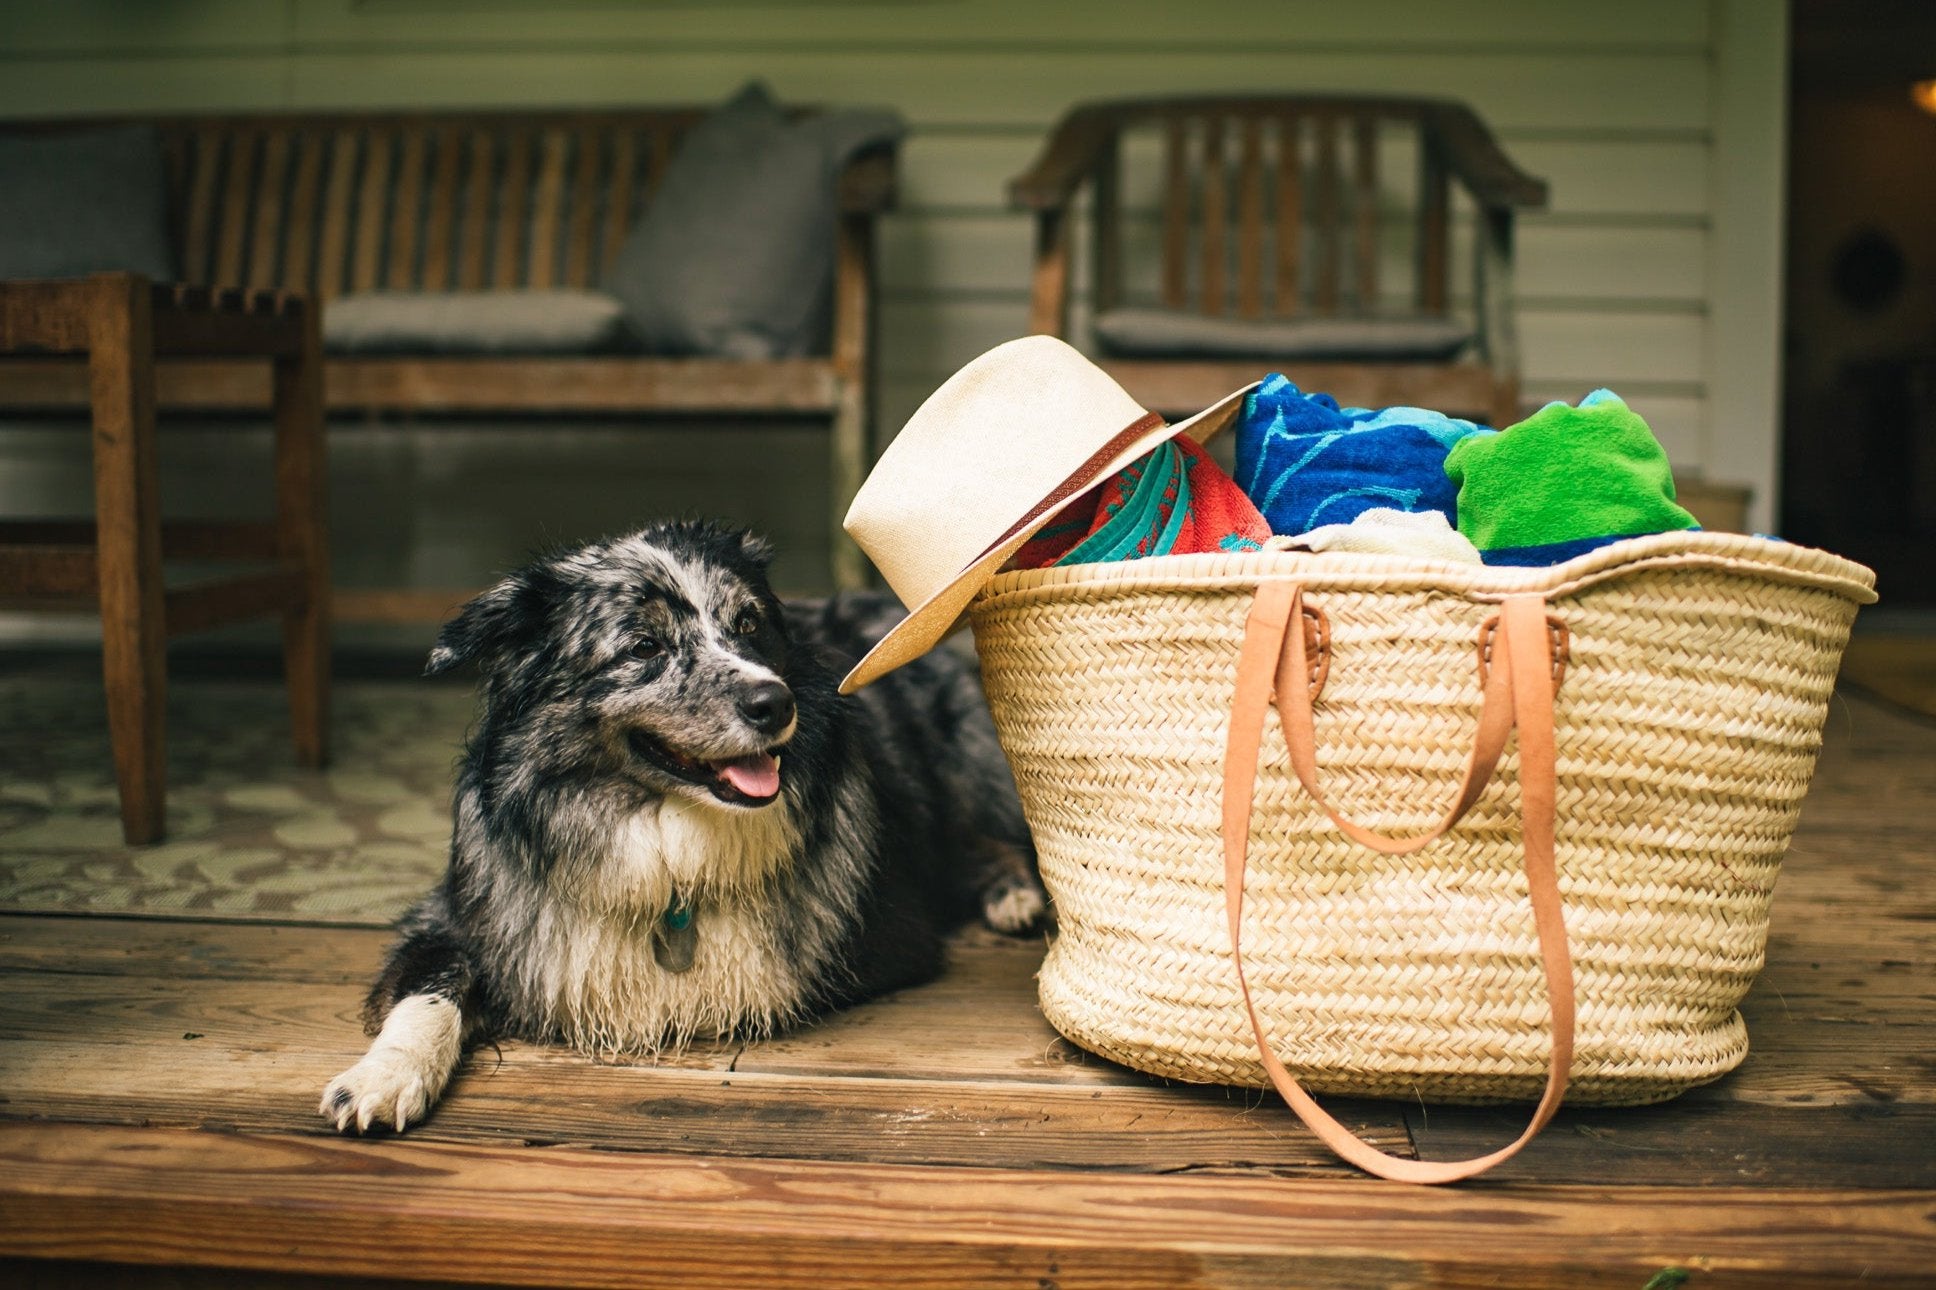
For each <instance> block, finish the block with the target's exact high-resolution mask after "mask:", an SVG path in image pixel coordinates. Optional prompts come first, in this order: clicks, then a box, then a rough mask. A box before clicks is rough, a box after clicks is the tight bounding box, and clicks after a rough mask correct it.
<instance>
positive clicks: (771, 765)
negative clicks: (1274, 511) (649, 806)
mask: <svg viewBox="0 0 1936 1290" xmlns="http://www.w3.org/2000/svg"><path fill="white" fill-rule="evenodd" d="M628 738H629V742H630V743H631V746H632V753H633V755H634V756H636V757H638V758H639V759H640V760H642V761H647V762H650V763H652V764H653V765H654V766H657V767H658V768H659V769H660V770H662V771H664V772H665V773H666V774H668V775H670V776H672V777H673V778H674V779H677V780H681V781H683V782H685V783H688V784H692V785H695V786H697V787H699V788H703V789H705V790H706V791H708V792H710V793H711V794H712V795H713V796H714V797H716V798H718V799H719V800H720V801H722V802H730V803H732V804H733V805H734V806H765V805H766V804H767V803H769V802H771V801H772V800H773V799H774V798H776V797H778V796H779V795H780V750H779V749H778V748H770V749H768V750H767V751H765V752H757V753H748V754H746V755H745V756H741V757H724V758H721V759H719V760H717V761H706V760H703V759H702V758H698V757H688V756H687V755H686V754H684V753H682V752H680V751H679V750H678V749H676V748H674V747H672V745H670V744H668V743H666V742H665V741H664V740H662V739H658V738H656V737H654V736H653V735H649V734H647V733H646V732H645V731H643V730H634V731H632V733H631V735H630V736H629V737H628Z"/></svg>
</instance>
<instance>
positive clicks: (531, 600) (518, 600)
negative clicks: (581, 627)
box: [424, 570, 550, 676]
mask: <svg viewBox="0 0 1936 1290" xmlns="http://www.w3.org/2000/svg"><path fill="white" fill-rule="evenodd" d="M549 612H550V598H549V596H548V595H547V594H546V591H545V584H544V583H543V581H542V580H539V579H534V578H533V577H532V576H531V573H530V571H529V570H525V571H523V572H519V573H514V574H512V575H511V576H510V577H508V578H506V579H505V580H504V581H503V582H500V583H498V584H497V586H495V587H492V588H491V589H490V590H489V591H487V592H485V593H484V594H483V595H481V596H479V597H477V598H476V599H475V600H473V601H471V602H470V603H469V604H467V605H465V606H464V607H463V608H462V609H460V610H459V611H458V612H457V616H456V617H455V618H453V619H451V620H450V621H449V622H447V623H445V624H444V627H443V630H442V631H440V632H438V633H437V644H436V646H435V647H434V648H432V649H431V651H430V660H429V662H427V663H426V664H424V675H425V676H436V675H438V674H439V673H442V672H447V671H449V670H450V669H451V668H453V667H456V666H457V665H458V664H459V663H470V662H479V663H483V664H486V665H487V666H488V665H489V664H490V662H491V661H492V660H494V659H496V658H499V657H501V656H503V655H504V654H506V653H509V652H510V651H513V650H516V649H519V648H521V647H523V646H526V645H528V644H529V643H530V642H531V641H532V640H534V639H535V638H536V637H537V635H538V633H539V632H541V631H542V630H543V629H544V624H545V620H546V617H547V616H548V614H549Z"/></svg>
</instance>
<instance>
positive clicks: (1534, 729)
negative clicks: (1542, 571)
mask: <svg viewBox="0 0 1936 1290" xmlns="http://www.w3.org/2000/svg"><path fill="white" fill-rule="evenodd" d="M1300 599H1301V596H1300V589H1299V587H1298V586H1297V585H1296V584H1294V583H1288V582H1279V581H1273V582H1266V583H1264V584H1263V585H1262V586H1260V587H1259V588H1258V594H1257V599H1256V602H1255V603H1254V604H1253V605H1252V607H1251V611H1250V618H1249V620H1248V622H1247V623H1246V624H1245V629H1244V645H1243V652H1242V654H1241V655H1240V657H1239V659H1238V663H1237V689H1236V694H1235V696H1234V698H1233V699H1232V702H1231V710H1230V738H1229V743H1228V745H1227V747H1226V751H1225V757H1224V794H1223V846H1224V909H1225V912H1226V913H1227V914H1228V915H1229V920H1230V953H1231V959H1232V961H1233V962H1234V963H1235V965H1236V969H1237V985H1238V988H1239V989H1240V990H1241V991H1242V992H1243V999H1244V1010H1245V1012H1247V1013H1248V1014H1249V1016H1250V1025H1251V1030H1252V1032H1253V1033H1254V1034H1255V1035H1256V1038H1257V1051H1258V1054H1259V1055H1260V1057H1261V1058H1262V1059H1263V1063H1264V1069H1265V1071H1266V1072H1267V1073H1268V1074H1269V1075H1270V1080H1271V1083H1272V1084H1273V1085H1274V1086H1275V1087H1276V1089H1277V1091H1278V1092H1279V1093H1280V1094H1281V1095H1282V1096H1283V1098H1284V1100H1285V1102H1287V1103H1289V1105H1290V1107H1291V1109H1292V1110H1293V1111H1295V1112H1297V1115H1298V1118H1299V1119H1301V1120H1303V1121H1304V1123H1305V1125H1306V1126H1307V1127H1309V1128H1310V1130H1311V1131H1312V1132H1313V1133H1315V1134H1317V1136H1318V1137H1319V1138H1320V1139H1322V1140H1323V1141H1324V1143H1325V1145H1326V1146H1328V1147H1330V1148H1331V1149H1332V1150H1333V1151H1335V1152H1337V1153H1338V1154H1339V1155H1340V1156H1342V1157H1343V1158H1344V1159H1346V1160H1348V1161H1350V1162H1351V1163H1352V1164H1354V1165H1357V1166H1358V1167H1359V1168H1360V1169H1363V1170H1365V1171H1366V1172H1368V1173H1373V1174H1377V1175H1378V1176H1379V1177H1381V1178H1390V1179H1393V1180H1395V1181H1398V1182H1416V1183H1447V1182H1456V1181H1458V1180H1459V1179H1462V1178H1470V1177H1472V1176H1473V1175H1475V1174H1479V1173H1483V1172H1484V1171H1486V1170H1487V1169H1490V1168H1492V1167H1493V1166H1494V1165H1496V1164H1498V1163H1499V1162H1500V1161H1502V1160H1506V1159H1508V1158H1510V1157H1512V1156H1513V1155H1516V1154H1517V1153H1518V1152H1519V1150H1520V1149H1521V1148H1522V1147H1524V1146H1525V1145H1526V1144H1527V1143H1528V1142H1530V1141H1532V1139H1533V1137H1534V1136H1535V1135H1536V1134H1538V1133H1539V1131H1540V1130H1541V1129H1543V1128H1545V1127H1546V1124H1547V1122H1548V1121H1549V1120H1551V1119H1552V1118H1553V1113H1554V1112H1556V1111H1557V1110H1559V1106H1560V1099H1561V1097H1562V1096H1563V1095H1564V1094H1565V1092H1566V1082H1567V1078H1568V1075H1569V1073H1570V1071H1571V1070H1572V1066H1573V1020H1574V1009H1573V964H1572V957H1571V955H1570V954H1569V952H1568V950H1567V944H1566V926H1565V922H1564V919H1563V918H1562V916H1561V911H1560V893H1559V881H1558V876H1557V874H1556V872H1555V868H1554V863H1553V811H1554V795H1555V771H1554V744H1553V680H1552V678H1553V664H1554V655H1553V653H1552V650H1553V645H1552V637H1551V636H1550V635H1549V634H1548V626H1547V617H1546V605H1545V602H1544V600H1543V599H1541V597H1539V596H1537V595H1526V596H1513V597H1509V598H1508V599H1507V600H1506V601H1505V603H1504V605H1503V606H1502V607H1501V610H1500V630H1499V641H1498V645H1497V647H1496V648H1495V651H1494V665H1493V667H1492V668H1491V671H1490V674H1489V676H1488V678H1487V682H1486V703H1485V709H1484V710H1483V711H1482V713H1481V716H1480V730H1479V735H1478V737H1477V740H1476V741H1475V746H1474V748H1473V755H1472V759H1471V761H1469V762H1468V763H1467V770H1466V779H1467V782H1466V784H1465V786H1464V787H1463V788H1462V789H1461V790H1460V794H1459V800H1458V802H1456V803H1455V804H1454V808H1453V811H1452V813H1451V814H1449V815H1448V816H1447V818H1446V820H1445V821H1444V822H1443V823H1442V824H1440V825H1439V826H1438V828H1437V829H1436V830H1435V831H1434V832H1433V833H1431V834H1429V835H1426V836H1424V837H1422V838H1407V839H1403V840H1400V841H1393V840H1392V839H1388V838H1384V837H1381V836H1380V835H1378V834H1371V833H1369V832H1368V831H1365V830H1358V831H1357V832H1352V829H1355V827H1356V826H1351V827H1350V828H1347V830H1346V831H1347V832H1350V833H1351V835H1352V836H1353V837H1358V833H1361V832H1362V833H1366V835H1367V836H1368V837H1370V838H1372V839H1375V841H1374V842H1370V843H1367V845H1374V846H1377V849H1379V850H1380V851H1384V852H1385V853H1386V854H1404V853H1406V852H1409V851H1414V850H1417V849H1418V847H1420V846H1422V845H1424V844H1425V842H1427V841H1430V840H1431V838H1434V837H1437V836H1439V835H1440V834H1441V833H1443V832H1444V831H1445V830H1446V829H1447V828H1450V827H1451V825H1452V824H1454V823H1456V822H1457V820H1458V818H1459V816H1461V815H1463V814H1464V813H1465V811H1467V810H1469V809H1470V808H1471V805H1472V803H1473V802H1475V801H1477V800H1478V796H1479V791H1478V788H1475V787H1474V786H1473V776H1474V775H1475V773H1477V771H1478V768H1479V767H1481V766H1482V765H1483V767H1484V771H1485V774H1484V775H1482V776H1480V778H1479V779H1478V786H1479V788H1483V787H1484V782H1485V777H1486V776H1489V775H1490V774H1491V771H1492V769H1493V765H1494V764H1495V763H1496V762H1497V760H1498V757H1499V751H1500V750H1499V748H1490V749H1489V748H1488V744H1489V743H1490V742H1491V741H1492V739H1493V738H1494V734H1493V732H1492V725H1496V724H1497V723H1498V721H1499V720H1500V718H1499V716H1498V712H1499V711H1504V712H1505V713H1506V714H1507V716H1506V718H1505V725H1506V729H1510V728H1511V727H1512V726H1514V725H1516V726H1517V727H1518V729H1519V791H1520V833H1521V838H1522V840H1523V843H1524V849H1525V859H1526V882H1527V888H1528V891H1529V893H1530V895H1531V898H1532V906H1533V922H1534V926H1535V928H1536V929H1537V931H1538V935H1539V952H1540V961H1541V963H1542V964H1543V966H1544V967H1545V971H1546V991H1547V998H1548V1002H1549V1004H1550V1005H1551V1009H1552V1018H1553V1045H1552V1054H1551V1057H1550V1059H1549V1062H1548V1065H1547V1071H1546V1088H1545V1091H1544V1092H1543V1093H1542V1094H1541V1095H1540V1100H1539V1105H1538V1107H1536V1108H1535V1109H1534V1111H1533V1118H1532V1122H1531V1123H1530V1124H1529V1125H1527V1127H1526V1131H1525V1132H1524V1133H1522V1134H1520V1135H1519V1138H1518V1139H1517V1140H1516V1141H1514V1142H1512V1143H1511V1144H1509V1145H1507V1146H1504V1147H1501V1148H1500V1149H1499V1150H1497V1151H1494V1152H1492V1153H1491V1154H1489V1155H1484V1156H1479V1157H1476V1158H1474V1159H1471V1160H1456V1161H1427V1160H1406V1159H1403V1158H1401V1157H1398V1156H1391V1155H1387V1154H1385V1153H1384V1152H1382V1151H1380V1150H1378V1149H1377V1148H1376V1147H1373V1146H1372V1145H1370V1144H1369V1143H1367V1142H1366V1141H1364V1139H1362V1138H1360V1137H1358V1136H1357V1135H1356V1134H1354V1133H1352V1132H1351V1130H1350V1129H1347V1128H1346V1127H1345V1126H1344V1125H1343V1124H1341V1123H1339V1122H1338V1121H1337V1120H1336V1119H1335V1118H1333V1117H1332V1116H1331V1115H1330V1114H1329V1113H1327V1112H1326V1111H1325V1110H1324V1109H1323V1108H1322V1107H1320V1106H1319V1105H1318V1104H1317V1103H1316V1102H1315V1101H1314V1100H1312V1098H1311V1095H1310V1094H1308V1093H1306V1092H1305V1091H1304V1089H1303V1088H1302V1087H1300V1086H1299V1084H1298V1082H1297V1081H1296V1080H1295V1079H1293V1078H1292V1076H1291V1073H1290V1072H1289V1071H1288V1070H1286V1069H1285V1068H1284V1064H1283V1063H1282V1062H1280V1061H1279V1060H1278V1059H1277V1055H1276V1054H1275V1053H1273V1052H1272V1051H1271V1046H1270V1039H1269V1037H1268V1036H1267V1035H1266V1034H1265V1033H1264V1024H1263V1021H1262V1019H1261V1018H1259V1017H1258V1015H1257V1007H1256V1005H1255V1004H1254V1003H1253V1002H1252V1001H1251V997H1250V982H1249V981H1248V980H1247V979H1246V978H1245V975H1244V959H1243V951H1242V948H1241V945H1242V942H1241V935H1242V927H1243V910H1244V871H1245V865H1246V862H1247V860H1248V856H1249V851H1250V816H1251V795H1252V793H1253V792H1254V791H1255V789H1256V782H1257V762H1258V753H1259V748H1260V746H1261V745H1262V742H1263V729H1264V714H1265V711H1266V709H1268V708H1269V707H1270V705H1271V689H1272V686H1271V682H1272V679H1273V677H1274V676H1276V675H1277V674H1278V673H1279V672H1280V670H1282V667H1283V665H1282V664H1281V660H1283V659H1286V658H1288V659H1291V660H1294V663H1293V664H1291V665H1289V666H1290V676H1292V677H1298V676H1299V675H1300V669H1301V668H1302V666H1303V659H1304V644H1303V627H1302V624H1303V618H1304V615H1303V613H1302V612H1301V605H1300V603H1299V602H1300ZM1502 653H1503V657H1502V656H1501V654H1502ZM1276 688H1277V696H1276V698H1277V703H1278V706H1279V713H1280V718H1281V719H1283V720H1284V727H1285V740H1286V743H1287V745H1288V746H1289V749H1290V754H1291V761H1292V764H1293V766H1302V767H1304V768H1307V769H1308V771H1309V774H1308V775H1307V774H1306V773H1305V770H1300V771H1299V775H1298V778H1299V779H1300V780H1302V781H1304V783H1305V785H1306V787H1307V789H1308V788H1309V787H1310V784H1311V782H1312V781H1313V780H1314V779H1315V778H1316V750H1315V738H1314V735H1313V730H1312V725H1311V722H1310V719H1309V715H1310V705H1309V702H1308V695H1307V700H1306V702H1305V703H1304V704H1303V705H1302V713H1303V719H1302V720H1301V721H1299V720H1297V719H1296V714H1297V712H1298V711H1299V705H1298V703H1297V701H1296V698H1295V694H1296V693H1307V691H1306V686H1305V685H1304V684H1284V685H1279V686H1277V687H1276ZM1293 692H1295V693H1293ZM1287 699H1289V702H1288V704H1287V702H1286V700H1287ZM1287 706H1288V707H1289V708H1290V709H1291V710H1292V715H1291V716H1289V717H1285V716H1284V708H1285V707H1287ZM1487 713H1491V714H1492V724H1491V725H1489V723H1488V719H1487ZM1294 723H1295V727H1294ZM1497 738H1498V741H1499V743H1500V744H1501V746H1503V743H1504V733H1503V731H1502V732H1500V733H1499V734H1498V735H1497ZM1312 796H1313V797H1314V798H1315V797H1316V796H1317V795H1316V793H1315V792H1313V793H1312ZM1320 804H1322V803H1320ZM1326 812H1327V814H1330V815H1331V816H1332V818H1333V819H1334V820H1337V819H1338V817H1337V815H1336V813H1335V812H1331V811H1330V808H1328V807H1327V808H1326ZM1339 823H1340V825H1341V826H1343V825H1344V822H1343V821H1341V820H1340V821H1339ZM1359 840H1360V841H1363V840H1364V839H1363V838H1359Z"/></svg>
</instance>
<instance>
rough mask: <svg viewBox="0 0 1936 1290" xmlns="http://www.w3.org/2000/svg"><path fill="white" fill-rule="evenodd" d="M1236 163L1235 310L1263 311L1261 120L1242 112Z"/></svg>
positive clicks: (1244, 312) (1250, 315)
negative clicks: (1240, 151) (1241, 149)
mask: <svg viewBox="0 0 1936 1290" xmlns="http://www.w3.org/2000/svg"><path fill="white" fill-rule="evenodd" d="M1241 129H1242V130H1243V151H1242V153H1241V155H1240V157H1239V160H1238V163H1237V313H1238V314H1239V315H1240V316H1241V317H1244V318H1259V317H1262V316H1263V313H1264V139H1263V136H1264V123H1263V120H1262V119H1261V118H1259V117H1256V116H1246V117H1244V119H1243V123H1242V126H1241Z"/></svg>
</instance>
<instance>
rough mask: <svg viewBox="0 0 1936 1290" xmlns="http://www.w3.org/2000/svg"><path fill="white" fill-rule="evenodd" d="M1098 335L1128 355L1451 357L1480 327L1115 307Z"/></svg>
mask: <svg viewBox="0 0 1936 1290" xmlns="http://www.w3.org/2000/svg"><path fill="white" fill-rule="evenodd" d="M1096 339H1097V340H1098V341H1100V342H1101V343H1102V346H1103V348H1104V349H1105V350H1107V351H1108V352H1109V353H1111V354H1118V355H1121V356H1123V357H1125V358H1159V357H1160V358H1184V357H1189V358H1266V359H1268V358H1304V359H1391V360H1397V359H1418V360H1425V361H1431V360H1436V359H1447V358H1451V357H1452V356H1453V355H1454V354H1456V353H1458V352H1459V350H1461V349H1463V348H1464V347H1465V345H1466V342H1468V341H1470V340H1471V339H1472V329H1471V328H1470V327H1467V326H1465V325H1464V324H1462V323H1460V322H1457V321H1455V320H1453V319H1450V318H1438V317H1432V316H1430V315H1418V316H1414V317H1400V318H1271V319H1261V320H1257V321H1248V320H1245V319H1240V318H1205V317H1203V316H1202V315H1201V314H1188V313H1183V312H1181V311H1180V310H1174V309H1151V308H1124V309H1111V310H1107V311H1106V312H1104V313H1101V314H1098V315H1097V316H1096Z"/></svg>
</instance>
